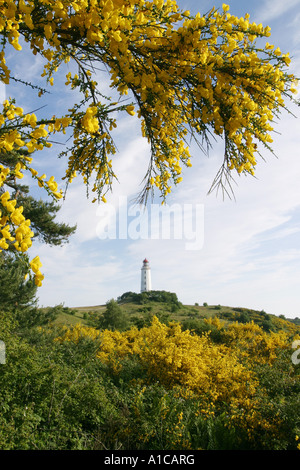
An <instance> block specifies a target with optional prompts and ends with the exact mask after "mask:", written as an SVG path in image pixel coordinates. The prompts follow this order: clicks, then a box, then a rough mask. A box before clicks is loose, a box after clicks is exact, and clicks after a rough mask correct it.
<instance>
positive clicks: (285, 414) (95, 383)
mask: <svg viewBox="0 0 300 470" xmlns="http://www.w3.org/2000/svg"><path fill="white" fill-rule="evenodd" d="M136 295H137V297H136V298H135V300H134V301H133V297H134V295H133V293H126V294H123V296H121V297H120V298H119V299H118V301H115V300H110V301H109V302H107V304H106V306H101V307H98V308H96V307H95V308H94V310H93V311H88V309H83V310H80V309H78V310H77V309H73V310H71V309H68V308H67V307H63V306H56V307H54V308H51V309H46V310H40V311H39V315H35V317H34V318H35V319H36V320H35V321H33V320H31V321H28V322H27V323H26V322H25V321H24V318H23V317H21V318H22V326H21V324H20V320H18V319H17V317H16V315H15V314H12V313H9V312H5V313H1V314H0V325H1V327H0V328H1V330H0V338H1V340H2V341H4V343H5V346H6V361H5V364H0V387H1V397H0V406H1V413H0V448H1V449H108V450H116V449H123V450H132V449H151V450H153V449H158V450H164V449H165V450H171V449H180V450H183V449H192V450H197V449H297V446H298V435H300V434H299V432H300V398H299V392H300V380H299V379H300V369H299V367H300V366H298V365H297V364H295V363H294V362H295V361H292V359H291V357H292V354H293V353H294V350H293V349H292V343H293V341H294V340H295V339H297V338H299V333H300V329H299V326H297V325H296V324H295V323H293V322H291V321H289V320H286V319H284V318H283V317H282V318H279V317H276V316H274V315H268V314H266V313H265V312H263V311H262V312H256V311H253V310H248V309H242V308H231V309H230V308H229V307H221V306H208V305H205V306H199V305H195V306H184V305H182V304H181V303H180V302H178V299H177V296H176V295H175V294H171V293H164V292H152V293H149V294H144V295H142V296H141V295H139V294H136ZM153 299H155V300H153ZM125 300H126V302H125ZM174 305H176V308H175V311H174ZM68 320H69V321H68ZM67 323H68V324H67Z"/></svg>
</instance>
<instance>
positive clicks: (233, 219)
mask: <svg viewBox="0 0 300 470" xmlns="http://www.w3.org/2000/svg"><path fill="white" fill-rule="evenodd" d="M226 3H228V4H229V6H230V13H231V14H233V15H237V16H244V15H245V13H249V14H250V21H251V20H252V21H255V22H256V23H263V25H264V26H267V25H268V26H270V27H271V37H270V38H269V39H268V40H269V42H271V43H272V44H275V46H276V47H277V46H279V47H280V49H281V51H282V52H289V53H290V55H291V57H292V64H291V67H290V71H291V72H293V73H294V74H295V75H297V76H298V77H300V28H299V26H300V0H287V1H286V2H282V0H258V1H256V0H255V1H251V2H249V1H241V0H232V1H227V2H226ZM178 4H179V6H180V7H181V8H182V9H184V10H187V9H188V10H190V11H191V13H194V14H195V13H197V11H200V13H205V12H207V11H208V10H210V9H211V7H212V6H215V7H217V8H220V7H221V6H222V2H221V1H220V2H216V1H213V0H201V1H195V0H178ZM10 63H11V64H13V65H14V70H16V75H17V74H19V76H20V77H22V78H23V80H28V81H30V80H33V78H34V80H35V82H38V83H42V82H41V81H40V82H39V78H38V77H39V75H40V73H41V70H42V69H41V63H40V59H39V58H38V57H33V56H32V55H29V54H27V53H26V50H25V49H24V52H23V51H22V54H20V53H17V52H15V53H13V54H12V55H11V57H9V59H8V65H9V64H10ZM64 81H65V80H64V79H63V77H59V76H58V77H55V86H54V87H53V89H51V90H50V91H51V92H52V94H51V95H45V97H44V98H43V99H42V100H39V101H38V100H36V99H35V98H34V97H33V95H32V94H31V93H30V92H28V90H27V89H24V88H22V89H21V88H20V87H19V85H18V86H17V85H16V84H12V85H11V86H9V87H7V88H6V90H3V89H1V90H0V91H1V93H2V95H3V96H4V94H6V96H8V95H13V96H17V103H18V105H19V106H23V107H24V109H25V110H26V111H28V112H30V111H31V112H32V111H34V110H35V109H37V108H39V107H40V106H46V107H45V108H44V109H43V110H41V111H38V112H37V114H38V113H39V112H40V113H42V112H44V110H46V111H47V114H51V112H52V109H53V113H56V114H60V113H61V112H63V110H64V109H66V108H67V107H68V104H69V102H70V101H69V100H70V98H71V96H70V95H69V92H68V91H66V90H65V89H64V85H63V82H64ZM108 85H109V82H108V79H107V77H105V76H103V77H102V79H101V86H102V89H101V91H103V92H104V94H105V92H108V93H109V91H110V90H109V86H108ZM298 97H299V95H298ZM290 109H291V110H292V111H293V112H294V114H295V115H296V116H297V117H294V116H292V115H289V114H288V113H283V114H282V116H281V119H280V121H278V123H277V124H276V134H274V135H273V136H272V137H273V140H274V142H273V149H274V151H275V153H276V157H275V156H274V155H272V154H271V153H268V152H267V153H266V154H264V157H265V160H261V159H260V160H259V162H258V164H257V167H256V175H255V178H253V177H249V176H248V177H246V176H240V177H235V181H236V184H235V185H234V194H235V198H234V199H229V198H228V197H227V198H225V199H224V198H223V196H222V194H221V193H218V194H217V193H216V192H213V193H210V194H208V191H209V189H210V186H211V184H212V181H213V179H214V177H215V175H216V173H217V172H218V170H219V168H220V166H221V164H222V161H223V153H222V152H223V150H224V144H223V142H222V141H217V142H216V143H215V145H214V146H213V148H212V149H211V151H210V154H209V156H206V155H204V154H203V153H202V152H201V151H200V150H199V148H198V147H196V146H193V145H192V146H191V154H192V155H193V159H192V163H193V166H192V168H187V169H184V171H183V181H182V183H180V185H178V186H177V187H176V188H175V189H174V190H173V192H172V194H171V195H170V197H169V199H168V200H167V206H166V208H165V209H164V211H163V212H162V216H161V219H160V218H159V216H158V214H159V211H161V210H162V209H161V207H160V206H159V203H158V198H157V199H155V200H154V201H153V203H152V205H149V206H147V207H146V209H145V210H144V212H142V211H141V210H140V208H139V207H138V206H136V205H134V203H133V202H132V201H133V199H134V197H135V196H136V195H137V194H138V192H139V191H140V189H141V182H142V179H143V177H144V175H145V172H146V169H147V166H148V162H149V156H150V153H149V148H148V144H147V142H145V140H144V139H143V138H142V137H141V134H140V125H139V122H138V119H136V118H135V117H131V116H128V115H126V116H122V117H121V118H120V120H119V122H118V128H117V132H116V134H115V138H116V143H117V147H118V153H117V155H116V156H115V162H114V171H115V173H116V174H117V175H118V178H119V182H118V183H116V184H115V186H114V189H113V193H112V194H111V195H109V197H108V198H107V199H108V203H107V204H106V205H103V204H101V205H100V206H98V205H97V204H93V203H92V202H91V199H92V198H90V199H87V197H86V188H85V187H84V185H83V183H82V181H81V180H80V179H75V180H74V182H73V183H72V184H71V185H70V187H69V189H68V192H67V195H66V198H65V200H64V201H63V203H62V207H61V210H60V211H59V214H58V217H57V220H59V221H62V222H65V223H68V224H70V225H75V224H77V230H76V233H75V234H74V235H73V236H72V237H71V239H70V241H69V243H68V244H65V245H63V246H61V247H51V246H48V245H45V244H41V243H39V242H38V241H36V242H34V244H33V247H32V248H31V250H30V256H31V257H34V256H35V255H36V254H38V255H39V256H40V259H41V261H42V263H43V267H42V271H43V273H44V275H45V280H44V282H43V286H42V287H40V288H39V289H38V294H37V296H38V299H39V300H38V303H39V305H40V306H53V305H57V304H64V305H65V306H68V307H79V306H91V307H92V306H96V305H102V304H105V303H106V302H107V301H109V300H110V299H112V298H114V299H116V298H117V297H118V296H120V295H122V294H123V293H124V292H128V291H132V292H139V291H140V276H141V267H142V262H143V259H144V258H147V259H148V260H149V262H150V267H151V277H152V289H153V290H166V291H170V292H175V293H176V294H177V296H178V299H179V300H180V301H181V302H183V303H184V304H190V305H193V304H195V303H196V302H197V303H198V304H199V305H202V304H203V303H204V302H206V303H208V304H209V305H218V304H221V305H226V306H231V307H245V308H251V309H255V310H264V311H265V312H267V313H272V314H276V315H281V314H283V315H285V316H286V317H287V318H294V317H297V316H299V317H300V295H299V290H300V289H299V288H300V282H299V280H300V186H299V179H300V159H299V157H300V155H299V153H300V132H299V117H300V108H296V107H293V106H290ZM63 144H64V141H63V139H62V138H61V144H59V145H57V146H56V148H55V149H51V150H47V151H45V152H44V151H43V152H38V154H36V155H34V164H33V167H34V168H36V169H37V170H38V171H41V172H45V173H46V174H47V176H48V175H49V176H50V175H52V174H53V175H55V176H56V177H57V178H59V177H60V176H62V175H63V171H64V168H65V162H64V161H62V160H61V159H57V158H56V153H55V152H58V151H61V148H63ZM28 181H29V180H28ZM25 182H26V177H25ZM30 184H32V183H30ZM62 187H63V186H62ZM35 191H36V194H37V195H38V194H40V193H39V192H38V189H37V188H35V187H33V193H34V194H35ZM41 196H42V194H41ZM172 221H175V228H174V226H173V222H172Z"/></svg>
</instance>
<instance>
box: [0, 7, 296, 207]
mask: <svg viewBox="0 0 300 470" xmlns="http://www.w3.org/2000/svg"><path fill="white" fill-rule="evenodd" d="M0 34H1V36H2V39H3V40H2V49H1V51H0V79H1V81H2V82H4V83H5V84H9V83H10V79H11V71H10V70H9V68H8V67H7V64H6V59H5V53H6V49H7V47H9V45H10V46H12V47H13V48H14V49H15V51H18V52H16V53H20V52H19V51H22V45H21V41H20V39H21V38H22V40H23V42H22V44H23V43H24V44H26V47H29V48H30V50H31V52H32V53H33V54H34V55H36V54H40V55H41V56H42V59H43V60H44V64H45V65H44V70H43V72H42V77H44V78H45V80H46V84H50V85H54V74H55V73H56V72H57V71H58V70H59V69H60V67H61V66H62V65H64V64H66V63H68V62H70V61H72V62H73V63H75V64H76V65H77V67H78V73H76V74H72V72H68V73H67V75H66V82H65V85H66V87H70V88H71V90H75V91H76V103H75V104H74V106H73V108H71V109H69V110H68V113H67V114H65V115H64V116H52V117H45V118H44V119H38V118H37V116H36V115H35V114H26V113H24V111H23V109H22V108H21V107H19V106H17V105H15V103H14V101H13V100H5V102H4V103H3V110H2V112H1V113H0V152H5V153H6V152H10V151H13V150H18V151H20V150H22V149H23V148H24V149H26V151H28V152H29V153H32V152H34V151H36V150H43V149H44V148H47V147H49V146H51V143H50V137H51V135H53V134H54V133H56V132H62V133H66V132H67V131H68V133H69V134H71V137H72V139H73V140H71V142H72V144H71V146H70V147H69V148H67V150H66V151H64V152H62V153H61V155H62V156H65V157H67V159H68V165H67V170H66V175H65V179H66V180H67V182H71V181H72V179H73V178H74V177H75V176H76V175H78V174H81V175H82V176H83V180H84V182H85V183H86V184H89V181H90V179H91V177H95V182H94V185H93V188H92V190H93V191H95V192H97V195H98V197H97V198H95V199H94V200H97V199H98V200H100V199H102V201H106V199H105V193H106V192H107V190H108V189H111V187H112V182H113V180H114V179H115V178H116V175H115V173H114V171H113V161H112V156H113V155H114V154H115V153H116V146H115V145H114V141H113V138H112V135H111V133H112V131H113V130H114V129H115V128H116V125H117V124H116V117H115V115H116V114H117V113H119V112H123V111H124V112H126V113H128V114H129V115H130V116H132V117H133V119H134V118H137V119H140V122H141V133H142V135H143V136H144V137H145V138H146V139H148V141H149V149H150V155H151V158H150V165H149V169H148V172H147V174H146V178H145V181H146V184H145V187H144V190H143V191H142V193H141V200H145V199H146V198H147V195H148V193H149V192H150V191H151V192H153V191H154V189H155V187H157V188H158V190H159V192H160V193H161V195H162V198H163V200H164V199H165V198H166V196H167V195H168V193H170V191H171V187H172V183H174V184H177V183H179V182H180V181H181V180H182V169H183V167H184V166H187V167H190V166H191V165H192V163H191V155H190V152H189V147H188V143H187V142H188V140H189V138H190V137H192V138H194V139H196V141H197V142H198V143H199V144H200V146H201V147H202V148H203V150H205V145H206V144H207V146H209V145H210V135H211V134H216V135H218V136H221V137H223V138H224V141H225V153H224V165H223V170H224V171H226V172H227V173H228V174H229V173H230V171H231V170H236V171H237V172H238V173H249V174H254V169H255V165H256V163H257V155H259V152H260V149H259V145H258V144H262V145H263V146H265V147H267V148H268V149H270V150H272V149H271V146H270V144H271V142H272V137H271V134H270V133H271V131H272V129H273V124H272V122H273V120H274V118H275V117H278V115H279V113H280V111H281V109H283V108H285V107H286V105H285V101H284V100H285V98H286V97H288V98H289V99H293V97H292V93H293V92H294V91H295V87H294V83H295V77H294V76H293V75H292V74H288V73H287V68H288V66H289V64H290V57H289V55H288V54H284V53H282V52H281V51H280V49H279V48H278V47H277V48H276V47H275V46H273V45H272V44H270V43H269V42H266V44H265V46H258V45H257V44H256V42H257V40H258V39H259V40H260V42H261V41H263V38H269V36H270V28H269V27H267V26H263V25H262V24H256V23H254V22H251V21H250V18H249V15H245V17H242V18H238V17H236V16H234V15H231V14H230V13H229V7H228V5H226V4H223V6H222V9H221V10H220V11H219V10H216V9H215V8H212V10H211V11H210V12H208V13H207V14H205V15H202V14H200V13H198V14H196V15H195V16H193V15H191V14H190V12H189V11H181V10H180V9H179V7H178V5H177V3H176V1H175V0H152V1H151V2H150V1H146V0H123V1H120V0H100V1H99V0H89V1H87V0H63V1H57V0H6V1H5V2H1V4H0ZM103 65H104V67H105V68H106V70H107V71H108V73H109V74H110V78H111V87H112V88H114V89H115V90H116V91H117V93H118V94H119V98H118V100H117V101H116V102H112V99H111V98H110V97H105V96H104V95H103V94H102V93H101V83H100V84H98V82H97V70H98V68H99V66H101V67H102V68H103ZM36 88H38V87H36ZM38 89H39V96H43V94H44V91H45V90H43V89H41V88H38ZM78 93H80V94H81V96H82V99H81V101H80V100H79V101H78V99H77V98H78ZM128 101H129V102H128ZM69 141H70V139H69ZM25 169H29V170H30V168H29V162H28V161H25V160H24V159H22V160H20V168H18V169H16V171H15V176H16V177H21V175H22V170H25ZM5 171H6V170H5V169H3V170H2V171H1V181H2V184H5ZM31 173H32V175H33V177H34V178H36V179H37V181H38V184H39V185H40V186H42V187H44V188H45V189H46V190H47V191H48V192H49V193H50V194H53V195H54V197H55V198H57V199H58V198H60V197H61V192H59V191H58V188H57V184H56V182H55V181H54V180H53V178H52V177H51V178H50V179H49V180H48V181H46V180H45V175H42V176H38V175H37V174H35V170H33V171H32V172H31Z"/></svg>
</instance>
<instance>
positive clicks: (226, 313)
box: [50, 291, 300, 333]
mask: <svg viewBox="0 0 300 470" xmlns="http://www.w3.org/2000/svg"><path fill="white" fill-rule="evenodd" d="M109 302H113V303H114V304H115V305H116V306H117V308H118V312H119V315H122V316H123V318H124V319H125V323H126V325H127V328H130V327H131V326H137V327H142V326H145V325H148V324H149V323H150V322H151V319H152V318H153V317H154V316H156V317H158V318H159V320H160V321H161V322H163V323H168V322H170V321H177V322H180V323H181V324H182V325H183V327H184V328H185V329H192V330H195V331H196V332H198V333H199V332H200V331H203V329H205V322H204V320H206V319H209V318H215V317H217V318H219V319H220V320H222V321H224V324H227V323H230V322H240V323H248V322H254V323H255V324H257V325H259V326H260V327H261V328H262V329H263V330H264V331H267V332H271V331H273V332H277V331H279V330H285V331H290V332H291V333H296V332H299V331H300V319H298V318H295V319H289V318H285V317H284V315H280V316H276V315H274V314H270V313H266V312H265V311H264V310H261V311H259V310H253V309H249V308H246V307H231V306H223V305H208V304H207V303H206V302H204V303H203V305H199V304H197V303H196V304H194V305H184V304H182V303H181V302H180V301H179V300H178V297H177V295H176V294H175V293H172V292H167V291H150V292H143V293H135V292H125V293H124V294H122V295H121V296H119V297H118V298H117V299H116V300H111V301H108V302H107V304H105V305H96V306H86V307H77V308H72V309H70V308H68V307H64V306H62V305H58V306H56V307H52V308H51V309H50V310H51V311H52V312H53V313H54V315H55V317H56V319H55V323H64V324H66V325H74V324H76V323H79V322H80V323H82V324H84V325H89V326H96V327H97V326H99V325H100V324H101V320H103V316H104V315H105V312H106V311H107V306H108V304H109Z"/></svg>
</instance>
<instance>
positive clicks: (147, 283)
mask: <svg viewBox="0 0 300 470" xmlns="http://www.w3.org/2000/svg"><path fill="white" fill-rule="evenodd" d="M149 290H151V270H150V266H149V261H148V260H147V259H146V258H145V259H144V261H143V266H142V269H141V292H146V291H149Z"/></svg>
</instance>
